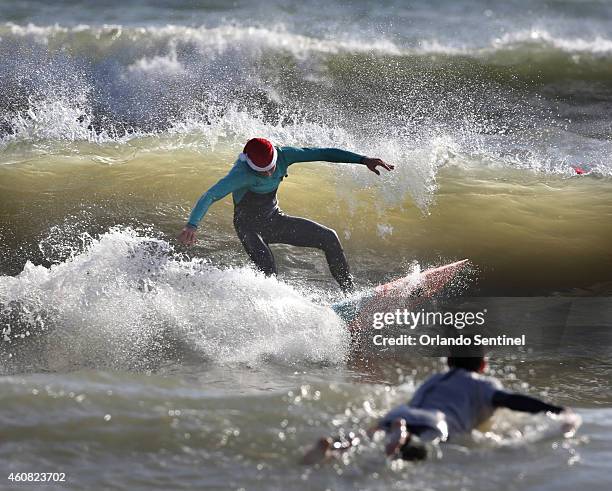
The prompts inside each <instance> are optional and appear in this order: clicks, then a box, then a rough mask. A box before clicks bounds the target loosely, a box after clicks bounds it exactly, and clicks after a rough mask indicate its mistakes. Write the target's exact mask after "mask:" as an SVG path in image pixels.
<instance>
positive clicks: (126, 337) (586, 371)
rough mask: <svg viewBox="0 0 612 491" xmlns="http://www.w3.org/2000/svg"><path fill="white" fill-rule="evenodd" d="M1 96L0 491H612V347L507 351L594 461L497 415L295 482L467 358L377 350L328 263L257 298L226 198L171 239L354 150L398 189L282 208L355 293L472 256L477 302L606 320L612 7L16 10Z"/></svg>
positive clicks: (508, 366)
mask: <svg viewBox="0 0 612 491" xmlns="http://www.w3.org/2000/svg"><path fill="white" fill-rule="evenodd" d="M0 87H2V90H1V91H0V329H1V331H0V332H1V333H2V334H1V335H0V489H13V488H15V487H18V486H19V488H21V489H41V488H42V486H40V485H37V484H33V483H29V484H17V483H11V482H10V481H9V480H8V476H9V474H10V473H11V472H26V473H27V472H63V473H66V482H64V483H56V484H53V485H50V486H47V487H46V488H44V489H75V490H76V489H129V490H148V489H165V490H167V489H194V488H195V489H248V490H250V489H262V490H264V489H288V488H291V489H296V490H298V489H304V490H306V489H333V490H339V489H346V490H350V489H364V490H375V489H381V490H382V489H410V490H412V489H414V490H417V489H419V490H420V489H436V490H444V489H449V490H450V489H453V490H454V489H472V490H478V491H487V490H491V489H494V490H506V489H521V490H523V489H528V490H538V491H540V490H543V491H549V490H560V489H568V490H569V489H572V490H574V489H576V488H578V487H582V488H584V489H589V490H608V489H610V486H611V484H612V478H611V477H610V459H611V458H612V387H611V381H612V355H609V354H608V353H609V350H608V351H607V352H606V350H605V349H604V350H600V351H598V352H597V353H596V354H593V353H587V354H585V353H581V352H574V353H573V354H569V355H568V354H565V355H564V356H559V355H558V354H557V355H554V354H549V355H547V356H541V357H528V356H523V355H524V354H521V353H516V354H513V355H509V354H507V353H506V354H503V355H500V356H497V357H496V356H495V353H493V354H492V357H491V369H492V372H493V373H494V374H495V375H496V376H498V377H499V378H500V379H501V380H502V382H503V383H504V385H505V386H507V387H509V388H512V389H516V390H521V391H523V392H527V393H529V394H532V395H535V396H538V397H542V398H545V399H547V400H551V401H552V402H555V403H559V404H563V405H570V406H572V407H574V408H575V410H576V412H577V413H578V414H579V415H580V416H581V417H582V419H583V425H582V427H581V428H580V429H579V431H578V432H577V434H576V435H575V436H574V437H572V438H563V437H561V436H560V433H559V432H558V431H557V430H556V429H555V428H556V426H555V425H557V422H555V421H553V420H552V419H551V418H549V417H546V416H525V415H520V414H511V413H510V412H507V411H500V412H498V414H497V415H496V416H495V418H494V421H493V426H492V428H491V429H490V431H488V432H474V434H473V435H472V436H471V438H466V439H465V440H462V441H458V442H455V443H453V444H449V445H447V446H445V447H443V449H442V454H443V455H442V456H439V457H437V458H434V459H431V460H430V461H428V462H425V463H421V464H418V465H415V464H411V463H400V462H395V463H392V464H391V463H389V462H385V459H384V458H383V457H382V454H381V452H380V448H379V446H377V445H375V444H368V445H365V446H364V447H363V448H362V449H360V450H359V451H357V452H355V453H354V454H351V455H349V456H347V457H346V458H345V459H342V460H340V461H338V462H336V463H334V464H331V465H327V466H323V467H321V468H309V467H304V466H301V465H299V464H298V460H299V457H300V455H301V453H302V452H303V451H304V449H305V448H307V446H308V445H310V444H311V443H312V442H313V441H314V440H315V439H316V438H318V437H320V436H323V435H325V434H327V433H333V432H337V431H339V429H340V428H343V429H345V430H355V429H356V428H357V427H358V426H359V424H360V423H361V422H363V426H367V425H368V424H369V423H370V422H371V421H373V420H374V419H375V418H376V417H379V416H381V415H382V414H384V412H385V411H386V410H388V409H389V408H390V407H392V406H393V405H394V404H397V403H398V402H401V401H405V400H406V399H407V398H409V397H410V394H411V393H412V392H413V391H414V388H415V387H416V385H418V383H420V382H421V381H422V380H424V379H425V378H426V377H427V376H428V375H429V374H431V373H433V372H434V371H435V370H438V369H441V368H442V367H443V363H442V361H441V360H438V359H430V358H415V357H413V356H410V354H409V353H404V354H401V353H400V354H397V353H395V354H394V355H393V356H388V357H386V356H384V354H382V355H381V354H380V353H379V355H378V356H373V357H371V356H363V357H361V356H360V355H356V354H355V353H354V351H353V350H352V349H351V339H350V335H349V334H348V332H347V330H346V326H345V325H344V324H343V323H342V322H341V320H340V319H339V318H338V317H337V316H335V314H334V313H333V311H332V310H331V309H330V308H329V306H330V305H331V304H332V303H333V302H334V301H337V300H339V299H340V298H341V295H340V293H339V291H338V289H337V286H336V285H335V283H334V282H333V280H332V278H331V276H330V275H329V272H328V270H327V266H326V264H325V260H324V257H323V255H322V254H320V253H319V252H317V251H313V250H308V249H298V248H292V247H289V246H274V247H273V249H274V251H275V253H276V259H277V262H278V266H279V270H280V274H279V276H278V278H264V277H262V276H261V275H260V274H258V273H256V272H255V271H254V270H253V268H252V267H251V265H250V263H249V261H248V258H247V256H246V254H245V253H244V252H243V250H242V247H241V245H240V243H239V241H238V239H237V237H236V236H235V232H234V230H233V226H232V204H231V199H230V198H226V199H224V200H223V201H220V202H218V203H217V204H215V205H213V207H212V208H211V210H210V212H209V214H208V215H207V216H206V217H205V219H204V221H203V222H202V224H201V226H200V229H199V238H200V240H199V243H198V244H197V246H195V247H193V248H189V249H187V248H184V247H182V246H180V245H179V244H177V242H176V240H175V236H176V234H177V233H178V232H179V231H180V230H181V228H182V226H183V224H184V223H185V221H186V219H187V217H188V215H189V211H190V209H191V207H192V206H193V204H194V203H195V201H196V200H197V199H198V198H199V196H200V195H201V194H202V193H203V192H204V191H205V190H206V189H207V188H208V186H210V185H211V184H213V183H214V182H216V180H217V179H219V178H221V177H222V176H223V175H225V173H226V172H227V171H228V170H229V168H230V167H231V165H232V163H233V162H234V160H235V158H236V156H237V154H238V153H239V152H240V151H241V150H242V147H243V145H244V143H245V142H246V140H248V139H249V138H251V137H255V136H262V137H267V138H270V139H272V140H273V141H274V142H275V143H277V144H279V145H294V146H334V147H341V148H346V149H349V150H352V151H355V152H359V153H362V154H366V155H369V156H377V157H380V158H383V159H385V160H386V161H388V162H389V163H393V164H395V165H396V170H395V171H394V172H392V173H385V174H384V175H382V176H380V177H378V176H375V175H374V174H372V173H369V172H367V170H366V169H364V168H363V167H361V166H355V165H351V164H325V163H309V164H298V165H295V166H292V167H291V168H290V172H289V177H288V178H287V179H285V181H284V182H283V185H282V187H281V189H280V191H279V200H280V205H281V207H282V209H283V210H284V211H285V212H286V213H289V214H294V215H299V216H305V217H308V218H311V219H314V220H316V221H319V222H321V223H324V224H326V225H327V226H330V227H332V228H334V229H335V230H336V231H337V232H338V234H339V237H340V239H341V241H342V242H343V245H344V247H345V251H346V254H347V257H348V259H349V262H350V265H351V268H352V271H353V273H354V275H355V278H356V282H357V284H358V287H359V288H360V289H366V288H368V287H370V286H373V285H376V284H379V283H382V282H385V281H389V280H391V279H393V278H396V277H398V276H404V275H406V274H409V273H411V272H418V271H419V270H423V269H425V268H427V267H432V266H438V265H442V264H445V263H448V262H451V261H455V260H459V259H463V258H468V259H470V262H471V268H470V270H469V271H468V272H466V273H465V274H464V275H462V277H461V278H459V279H458V281H459V284H460V286H459V287H457V288H455V289H454V290H453V292H452V295H454V296H461V295H465V296H468V295H469V296H471V297H477V296H504V297H528V296H538V297H571V298H580V299H584V298H589V297H597V299H598V301H599V302H600V303H598V304H597V305H608V308H609V305H610V304H609V303H607V304H606V302H609V301H610V297H611V296H612V253H611V250H612V248H611V246H612V159H611V158H610V155H611V154H612V3H610V2H606V1H579V0H574V1H569V0H567V1H562V0H555V1H553V0H550V1H537V2H522V1H516V0H514V1H512V0H511V1H506V2H490V1H484V0H483V1H468V0H457V1H451V0H436V1H430V2H425V1H422V2H416V1H414V2H402V1H376V2H375V1H359V0H356V1H353V2H339V1H331V0H327V1H325V2H322V1H321V2H320V1H312V2H297V1H262V2H246V1H244V2H243V1H237V2H231V3H230V2H220V1H187V0H178V1H173V2H170V1H168V2H163V1H155V2H145V1H144V0H143V1H123V2H118V1H109V2H93V1H82V0H81V1H79V0H70V1H68V0H66V1H55V2H42V1H40V2H39V1H23V0H22V1H16V0H3V1H2V2H0ZM577 169H578V171H577ZM446 294H450V293H448V292H447V293H446ZM608 312H612V308H610V310H609V311H608ZM604 317H605V316H604ZM607 319H608V320H610V319H611V316H610V315H608V317H607ZM589 327H590V326H589V323H588V322H586V321H585V322H584V329H585V332H586V333H588V329H589ZM599 327H601V326H599ZM604 327H606V326H604ZM609 327H610V329H612V322H611V323H610V324H609ZM599 347H601V346H599Z"/></svg>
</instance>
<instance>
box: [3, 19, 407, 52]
mask: <svg viewBox="0 0 612 491" xmlns="http://www.w3.org/2000/svg"><path fill="white" fill-rule="evenodd" d="M5 29H6V30H8V32H10V33H11V34H12V35H13V36H20V37H30V38H32V39H35V40H36V41H37V42H40V43H45V44H47V43H48V42H49V40H50V39H53V38H54V37H60V38H70V37H71V36H74V35H82V33H84V32H89V33H91V35H92V36H94V37H95V38H96V39H101V40H102V39H103V40H110V41H111V42H112V41H118V40H120V39H126V40H128V41H130V42H132V43H136V42H138V41H141V40H145V41H146V40H149V41H150V40H158V41H173V42H181V43H192V44H193V45H195V46H197V47H198V48H199V49H200V50H201V51H202V52H206V53H207V54H212V53H214V52H217V53H222V52H224V51H226V50H228V49H234V48H241V49H245V48H246V49H248V50H250V51H257V50H278V51H287V52H290V53H292V54H293V55H294V56H296V57H297V58H300V57H303V56H306V55H307V54H309V53H322V54H334V53H342V52H356V53H368V52H377V53H385V54H391V55H399V54H401V53H402V50H401V48H399V47H398V46H397V45H396V44H395V43H394V42H392V41H391V40H388V39H385V38H383V37H380V38H378V39H375V40H371V39H368V40H363V39H360V38H358V37H357V36H350V35H339V34H338V33H334V37H333V38H332V37H321V38H316V37H311V36H307V35H303V34H297V33H294V32H291V31H290V30H289V29H287V27H286V26H285V25H284V24H282V23H273V24H271V25H268V26H266V27H262V26H258V25H247V24H240V23H236V22H232V23H227V24H221V25H219V26H215V27H205V26H198V27H189V26H180V25H171V24H168V25H165V26H155V27H154V26H147V27H125V26H120V25H104V26H100V27H97V26H87V25H79V26H76V27H64V26H60V25H57V24H56V25H53V26H38V25H35V24H31V23H30V24H27V25H25V26H21V25H18V24H14V23H10V22H9V23H6V24H5Z"/></svg>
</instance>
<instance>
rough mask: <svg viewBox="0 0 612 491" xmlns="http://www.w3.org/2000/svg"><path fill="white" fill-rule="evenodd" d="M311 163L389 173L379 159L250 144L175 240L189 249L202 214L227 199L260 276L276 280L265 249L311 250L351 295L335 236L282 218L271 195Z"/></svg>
mask: <svg viewBox="0 0 612 491" xmlns="http://www.w3.org/2000/svg"><path fill="white" fill-rule="evenodd" d="M317 161H322V162H346V163H353V164H362V165H365V166H366V167H367V168H368V169H369V170H371V171H372V172H374V173H375V174H377V175H380V172H379V171H378V169H377V167H382V168H383V169H386V170H388V171H390V170H393V169H394V166H393V165H390V164H387V163H386V162H384V161H383V160H381V159H379V158H370V157H366V156H364V155H359V154H357V153H353V152H349V151H346V150H341V149H338V148H296V147H276V146H274V145H273V144H272V143H271V142H270V141H269V140H266V139H264V138H253V139H251V140H249V141H248V142H247V144H246V146H245V147H244V150H243V152H242V153H241V154H240V155H239V156H238V159H237V160H236V162H235V163H234V166H233V167H232V169H231V170H230V172H229V173H228V174H227V175H226V176H225V177H224V178H222V179H221V180H220V181H219V182H217V183H216V184H215V185H213V186H212V187H211V188H210V189H209V190H208V191H206V192H205V193H204V194H203V195H202V197H201V198H200V199H199V200H198V202H197V203H196V205H195V207H194V208H193V210H192V212H191V215H190V217H189V220H188V221H187V224H186V225H185V227H184V228H183V230H182V231H181V233H180V234H179V235H178V240H179V241H180V242H181V243H183V244H185V245H192V244H194V243H195V242H196V230H197V227H198V224H199V223H200V221H201V220H202V218H203V217H204V215H205V214H206V212H207V211H208V208H209V207H210V206H211V205H212V204H213V203H214V202H215V201H218V200H220V199H222V198H224V197H225V196H227V195H228V194H229V193H232V197H233V201H234V227H235V229H236V233H237V234H238V238H239V239H240V242H242V245H243V246H244V249H245V250H246V252H247V254H248V255H249V257H250V258H251V260H252V261H253V262H254V263H255V265H256V266H257V267H258V268H259V269H260V270H261V271H262V272H263V273H264V274H266V275H275V274H277V268H276V262H275V260H274V255H273V254H272V251H271V250H270V247H269V245H270V244H288V245H293V246H298V247H313V248H317V249H321V250H322V251H323V252H324V253H325V257H326V259H327V264H328V265H329V269H330V271H331V274H332V276H333V277H334V279H335V280H336V281H337V282H338V284H339V285H340V288H341V289H342V290H343V291H344V292H345V293H346V292H350V291H352V290H353V288H354V286H353V278H352V276H351V274H350V270H349V266H348V262H347V260H346V256H345V255H344V251H343V249H342V245H341V244H340V240H339V239H338V235H337V234H336V232H335V230H333V229H331V228H328V227H325V226H323V225H321V224H319V223H316V222H314V221H312V220H308V219H306V218H299V217H293V216H289V215H285V214H284V213H283V212H282V211H281V209H280V208H279V206H278V199H277V197H276V191H277V190H278V187H279V185H280V184H281V182H282V181H283V179H284V178H285V177H287V169H288V168H289V166H290V165H292V164H295V163H297V162H317Z"/></svg>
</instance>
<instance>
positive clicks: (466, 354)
mask: <svg viewBox="0 0 612 491" xmlns="http://www.w3.org/2000/svg"><path fill="white" fill-rule="evenodd" d="M485 356H486V353H485V350H484V348H483V347H482V346H474V345H471V346H467V347H462V346H453V347H451V349H450V353H449V354H448V358H447V359H446V363H447V364H448V366H449V367H450V368H463V369H464V370H469V371H470V372H477V371H478V370H480V366H481V365H482V362H483V360H484V359H485Z"/></svg>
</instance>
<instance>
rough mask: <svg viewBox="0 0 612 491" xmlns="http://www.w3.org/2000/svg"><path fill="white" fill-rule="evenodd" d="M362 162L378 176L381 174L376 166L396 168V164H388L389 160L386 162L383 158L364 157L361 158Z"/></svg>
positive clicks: (388, 168) (387, 168)
mask: <svg viewBox="0 0 612 491" xmlns="http://www.w3.org/2000/svg"><path fill="white" fill-rule="evenodd" d="M361 163H362V164H363V165H365V166H366V167H367V168H368V169H370V170H371V171H372V172H374V174H376V175H377V176H380V171H379V170H378V169H377V168H376V167H382V168H383V169H386V170H389V171H391V170H393V169H395V166H394V165H391V164H387V162H385V161H384V160H382V159H373V158H370V157H363V158H362V159H361Z"/></svg>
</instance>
